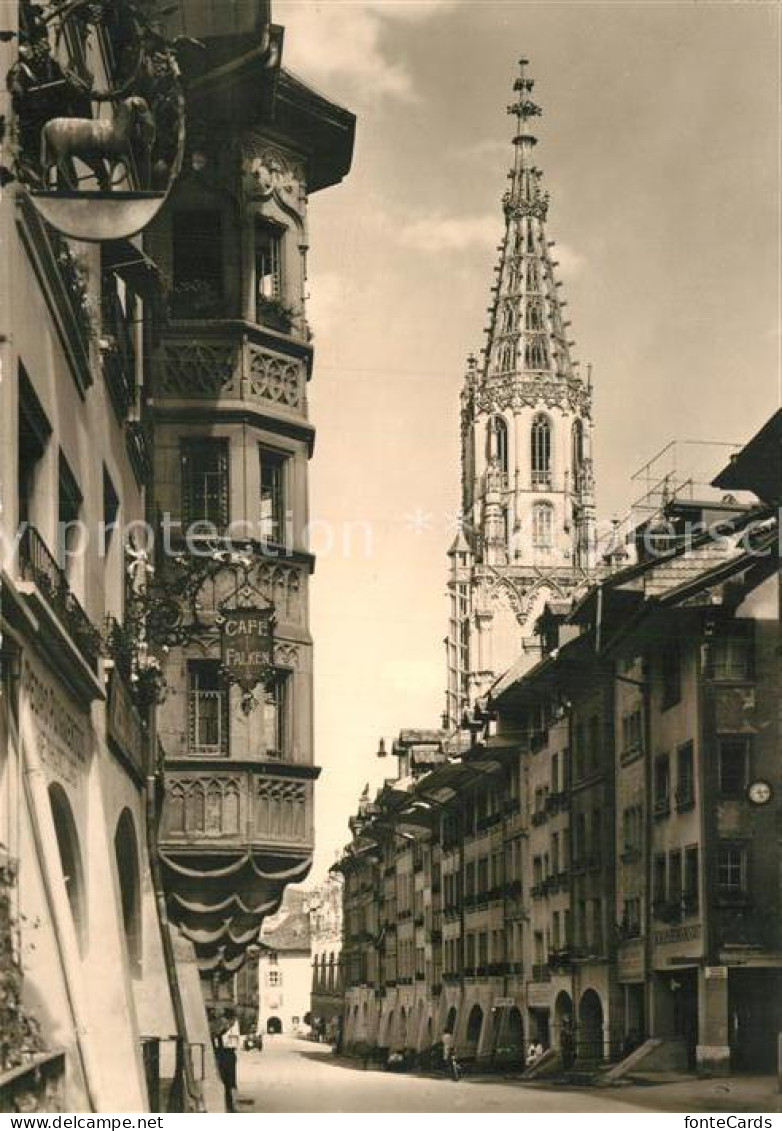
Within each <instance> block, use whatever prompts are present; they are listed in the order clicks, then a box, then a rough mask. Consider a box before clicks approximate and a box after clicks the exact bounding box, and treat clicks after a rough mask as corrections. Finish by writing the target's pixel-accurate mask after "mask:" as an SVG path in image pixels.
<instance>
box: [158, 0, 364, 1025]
mask: <svg viewBox="0 0 782 1131" xmlns="http://www.w3.org/2000/svg"><path fill="white" fill-rule="evenodd" d="M233 19H234V23H233V24H232V23H231V21H226V22H223V21H220V20H217V19H216V17H215V16H213V14H212V13H211V9H210V10H209V11H206V10H201V9H198V11H194V13H193V15H192V18H191V19H190V22H189V23H188V24H187V26H186V28H185V30H186V31H187V34H188V35H194V36H195V37H196V38H197V39H198V40H199V41H201V42H202V43H204V45H205V50H204V51H203V52H202V54H201V58H200V63H199V70H198V73H197V74H196V75H195V76H194V77H192V78H191V81H190V83H189V86H188V121H189V130H188V143H187V149H186V153H185V160H184V164H183V170H182V173H181V175H180V177H179V178H178V180H177V183H176V185H175V186H174V189H173V190H172V192H171V195H170V197H169V199H168V201H167V203H166V206H165V208H164V209H163V210H162V212H161V214H160V216H159V218H158V219H157V220H156V221H155V223H154V224H153V225H152V226H151V227H150V229H149V230H148V232H147V235H146V241H145V246H146V247H147V249H148V250H149V252H150V254H152V255H153V256H154V258H155V260H156V262H157V263H159V264H160V267H161V270H162V271H164V272H165V274H166V276H167V277H168V279H169V280H170V284H171V301H172V305H171V319H170V321H169V322H168V324H167V325H166V327H165V328H164V329H163V330H162V331H161V333H160V334H159V335H158V337H157V338H156V340H155V341H154V343H152V344H151V348H150V354H151V356H150V368H151V375H150V379H151V383H152V389H153V400H154V409H153V420H154V429H155V455H154V461H155V462H154V476H153V481H154V496H153V498H154V509H155V515H156V517H157V520H158V522H159V524H160V529H161V530H162V539H163V541H164V543H165V541H166V539H168V540H169V541H170V551H167V552H166V557H165V560H164V561H163V562H162V564H161V569H162V571H163V577H164V581H165V582H166V584H169V585H170V586H171V587H172V589H173V591H174V592H178V593H180V594H182V597H181V600H179V601H178V602H175V605H176V607H174V608H172V609H171V610H170V616H171V619H172V622H173V624H174V630H173V631H172V632H171V633H170V636H169V638H168V639H167V640H166V645H167V653H166V656H165V659H164V675H165V680H166V684H167V694H166V698H165V701H164V702H163V704H162V706H161V707H160V711H159V717H158V736H159V740H160V744H161V748H162V756H163V759H164V769H165V798H164V802H163V817H162V825H161V832H160V841H161V860H162V866H163V870H164V875H165V881H166V886H167V892H168V910H169V914H170V916H171V918H172V920H173V921H174V922H175V923H176V924H177V925H178V927H179V929H180V931H181V932H182V934H183V935H184V937H185V938H186V939H187V940H189V941H190V942H191V943H192V945H193V946H194V948H195V951H196V955H197V962H198V970H199V974H200V976H201V980H202V986H203V989H204V993H205V997H206V1001H207V1006H208V1009H209V1012H210V1016H211V1018H212V1023H213V1028H217V1027H220V1026H225V1025H226V1024H228V1023H229V1022H230V1020H231V1018H232V1015H233V1010H234V974H235V973H236V971H237V970H238V969H239V968H240V967H241V965H242V964H243V963H244V961H245V956H246V950H247V947H248V946H250V945H252V944H254V943H255V941H256V940H257V937H258V932H259V929H260V927H261V924H262V922H263V919H264V917H265V916H267V915H269V914H273V913H274V912H275V911H276V910H277V908H278V906H279V904H280V901H281V899H282V896H283V892H284V890H285V886H286V885H287V884H288V883H291V882H293V883H295V882H298V881H300V880H302V879H304V877H305V876H306V874H307V872H308V870H309V867H310V863H311V858H312V847H313V836H314V831H313V830H314V811H313V801H314V784H315V780H316V778H317V776H318V772H319V771H318V769H317V768H316V766H315V765H314V749H313V733H312V640H311V636H310V631H309V599H308V586H309V578H310V574H311V572H312V569H313V565H314V561H313V557H312V554H311V553H310V550H309V546H308V530H307V525H308V519H309V513H308V482H307V480H308V461H309V458H310V456H311V454H312V449H313V443H314V427H313V425H312V423H311V421H310V419H309V414H308V407H307V385H308V381H309V379H310V377H311V375H312V365H313V348H312V341H311V335H310V332H309V328H308V324H307V320H306V314H305V305H304V303H305V289H306V287H305V284H306V253H307V247H308V236H307V202H308V198H309V196H310V195H311V194H313V193H315V192H318V191H321V190H322V189H325V188H327V187H329V186H330V185H333V184H336V183H337V182H338V181H339V180H340V179H341V178H342V177H343V176H344V175H345V174H346V173H347V171H348V168H349V166H350V160H351V155H352V144H353V129H354V118H353V116H352V114H350V113H349V112H348V111H346V110H343V109H342V108H341V107H338V106H336V105H334V104H332V103H329V102H327V101H326V100H325V99H323V98H322V97H321V96H319V95H316V94H315V93H314V92H313V91H311V90H310V89H309V88H308V87H306V86H304V85H303V84H302V83H301V82H300V81H299V80H298V79H296V78H294V76H292V75H291V74H290V73H289V72H287V71H286V70H285V68H284V66H283V65H282V29H281V28H279V27H277V26H275V25H274V24H273V23H272V22H271V16H270V13H269V10H268V6H267V5H265V4H261V3H256V4H254V5H245V6H241V5H240V6H239V8H238V9H237V11H236V13H234V17H233ZM226 67H229V72H230V77H228V78H226V74H227V73H228V72H226V69H225V68H226ZM183 577H184V579H185V580H184V581H183V580H182V578H183ZM188 579H189V580H188ZM177 585H180V589H179V590H177V589H176V586H177ZM165 615H166V614H164V616H165ZM229 622H230V623H231V625H232V626H233V629H235V630H236V631H237V632H239V633H241V632H243V631H244V626H247V625H248V624H249V625H250V626H254V627H253V628H252V631H253V632H254V633H255V634H256V643H255V644H254V645H253V647H254V648H255V649H256V651H255V652H254V653H252V655H254V656H256V657H257V658H258V659H257V660H254V661H253V663H254V664H255V663H256V662H258V663H260V668H259V669H258V670H257V671H255V673H254V680H253V679H251V680H250V685H249V686H248V685H247V684H245V683H243V684H242V685H241V686H239V685H237V684H236V683H235V682H232V680H231V665H232V664H233V663H234V661H233V660H232V656H234V655H239V656H240V658H241V655H243V654H245V653H242V652H241V650H238V651H237V650H234V649H233V646H232V645H231V640H232V639H235V636H234V637H230V636H228V635H227V632H228V630H227V628H226V632H223V627H225V626H227V624H228V623H229ZM259 625H261V626H262V631H261V632H260V635H258V626H259ZM261 653H263V655H261ZM253 682H255V686H254V687H253V686H252V684H253Z"/></svg>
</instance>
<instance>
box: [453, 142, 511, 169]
mask: <svg viewBox="0 0 782 1131" xmlns="http://www.w3.org/2000/svg"><path fill="white" fill-rule="evenodd" d="M455 155H456V157H458V159H459V160H460V161H486V162H490V163H492V164H501V163H502V162H503V161H504V162H505V163H506V164H507V166H508V168H511V166H512V165H513V145H512V143H511V140H510V135H508V137H507V138H498V137H483V138H481V139H480V140H479V141H475V142H472V143H471V144H470V145H463V146H460V147H459V149H457V150H455Z"/></svg>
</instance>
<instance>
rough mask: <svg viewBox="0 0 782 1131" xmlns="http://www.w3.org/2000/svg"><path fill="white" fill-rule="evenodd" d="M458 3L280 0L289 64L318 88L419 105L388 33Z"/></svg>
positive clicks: (277, 13)
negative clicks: (393, 52) (393, 55)
mask: <svg viewBox="0 0 782 1131" xmlns="http://www.w3.org/2000/svg"><path fill="white" fill-rule="evenodd" d="M454 3H455V0H277V2H276V3H275V4H274V8H273V15H274V20H275V22H276V23H280V24H282V25H283V27H284V28H285V49H284V63H285V65H286V66H288V67H290V68H291V69H292V70H294V71H296V72H297V73H300V74H301V75H302V77H303V78H304V79H305V80H307V81H310V82H313V83H315V84H321V83H322V84H324V85H327V86H329V87H331V88H333V89H334V90H336V91H337V92H338V95H339V96H340V97H343V98H349V99H352V100H353V101H354V102H357V103H359V104H360V103H362V102H365V101H366V100H367V99H369V98H373V99H377V98H379V97H388V98H392V99H396V100H398V101H404V102H414V101H415V100H416V91H415V87H414V84H413V79H412V76H411V75H410V72H409V71H408V70H407V68H406V67H405V65H404V64H403V63H401V62H400V61H399V60H398V59H393V58H390V57H389V54H388V47H387V43H386V35H385V33H386V30H387V28H388V26H389V25H392V24H394V23H398V24H402V23H407V24H412V23H421V22H423V21H425V20H428V19H431V18H432V17H433V16H435V15H437V14H439V13H440V12H442V11H444V10H447V9H448V8H451V7H453V5H454Z"/></svg>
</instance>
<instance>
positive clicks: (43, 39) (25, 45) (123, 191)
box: [8, 0, 193, 242]
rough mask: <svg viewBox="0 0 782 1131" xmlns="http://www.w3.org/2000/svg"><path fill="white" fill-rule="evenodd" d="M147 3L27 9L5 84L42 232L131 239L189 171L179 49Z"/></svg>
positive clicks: (68, 2)
mask: <svg viewBox="0 0 782 1131" xmlns="http://www.w3.org/2000/svg"><path fill="white" fill-rule="evenodd" d="M155 7H156V5H155V3H154V2H152V0H136V2H133V0H53V2H51V3H48V4H47V3H35V2H33V0H20V4H19V32H18V38H19V52H18V58H17V61H16V63H15V64H14V66H13V67H12V68H11V70H10V72H9V76H8V85H9V89H10V91H11V95H12V100H13V106H14V113H15V118H16V149H17V152H16V161H15V169H14V175H15V177H16V178H17V180H18V181H19V182H20V183H21V184H23V185H24V186H25V187H26V188H27V189H28V191H29V194H30V198H31V200H32V201H33V203H34V205H35V206H36V208H37V209H38V211H39V212H40V214H41V215H42V217H43V218H44V220H46V221H47V223H49V224H51V225H52V227H54V228H56V229H57V230H58V231H60V232H62V233H64V234H65V235H67V236H71V237H73V238H75V239H79V240H88V241H95V242H97V241H101V240H109V239H112V240H113V239H121V238H126V237H129V236H132V235H135V234H136V233H138V232H140V231H141V230H142V229H143V228H145V227H146V226H147V225H148V224H149V223H150V221H151V220H152V219H153V218H154V217H155V215H156V213H157V212H158V210H159V209H160V207H161V205H162V204H163V201H164V200H165V199H166V196H167V195H168V192H169V190H170V188H171V185H172V184H173V182H174V180H175V178H176V176H177V175H178V173H179V171H180V169H181V166H182V155H183V151H184V143H185V114H184V98H183V95H182V87H181V81H180V69H179V62H178V59H177V55H176V52H177V51H179V50H180V49H181V48H182V47H183V46H187V45H188V44H192V43H193V41H183V40H176V41H174V43H173V44H171V43H169V42H168V40H167V39H166V37H165V35H164V34H163V31H162V30H161V27H160V25H159V24H158V23H157V22H156V21H155Z"/></svg>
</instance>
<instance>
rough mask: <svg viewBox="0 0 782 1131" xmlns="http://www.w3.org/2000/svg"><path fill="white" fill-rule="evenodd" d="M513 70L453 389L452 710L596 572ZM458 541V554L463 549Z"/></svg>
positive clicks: (522, 97) (587, 437) (556, 298)
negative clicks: (509, 160) (507, 148)
mask: <svg viewBox="0 0 782 1131" xmlns="http://www.w3.org/2000/svg"><path fill="white" fill-rule="evenodd" d="M527 66H528V64H527V61H526V60H525V59H522V60H521V62H520V66H519V75H518V77H517V79H516V81H515V83H514V87H513V92H514V101H513V103H512V105H510V106H509V107H508V113H509V114H510V115H512V116H513V118H514V119H515V124H516V129H515V136H514V138H513V152H514V158H513V167H512V169H511V170H510V172H509V175H508V176H509V180H510V187H509V188H508V190H507V191H506V192H505V194H504V196H503V198H502V208H503V214H504V218H505V231H504V236H503V239H502V242H501V244H500V245H499V247H498V251H499V262H498V265H497V267H496V268H495V275H496V279H495V283H494V285H493V287H492V291H491V305H490V306H489V324H488V327H487V330H486V335H487V340H486V345H485V347H484V349H483V350H482V354H481V360H480V361H479V360H478V359H476V358H475V357H474V356H473V355H471V356H470V358H468V362H467V372H466V374H465V381H464V388H463V392H462V515H463V537H462V538H460V539H459V544H458V545H456V544H455V545H454V547H453V548H452V550H451V552H450V559H451V572H450V580H449V588H450V591H451V598H452V607H451V628H450V634H449V642H448V643H449V660H448V666H449V676H448V704H447V711H448V715H449V718H450V719H451V721H456V720H457V719H458V717H459V714H460V713H461V711H462V710H463V708H464V707H465V706H466V705H467V704H469V703H470V702H471V701H472V700H473V699H474V698H475V697H476V696H478V695H480V694H482V693H483V692H484V691H485V690H487V688H488V687H489V686H490V685H491V683H492V682H493V680H494V679H496V678H498V677H499V676H500V675H502V674H503V672H504V671H505V670H507V668H508V667H510V666H511V665H512V664H514V663H517V662H518V661H519V658H520V657H522V656H523V655H524V654H525V653H527V654H528V655H529V658H530V662H532V661H533V660H534V659H535V657H536V652H537V641H536V638H535V634H534V628H535V622H536V621H537V618H538V616H539V615H540V613H541V612H542V610H543V606H544V605H545V604H546V602H547V601H555V602H560V603H562V602H565V601H567V600H569V598H570V596H571V595H572V594H573V592H574V591H575V590H576V589H577V588H578V586H579V585H581V584H583V583H584V581H585V580H586V579H587V578H588V577H589V575H590V573H591V570H592V565H593V556H594V550H593V543H594V481H593V474H592V458H591V427H592V413H591V401H592V394H591V384H590V382H588V381H587V382H585V381H584V380H583V379H582V378H581V376H580V374H579V364H578V362H577V361H575V360H574V359H573V356H572V353H571V350H572V348H573V345H574V343H573V342H572V341H570V340H568V330H569V326H570V323H569V322H568V321H567V320H566V319H565V317H564V309H565V307H566V305H567V304H566V303H565V301H564V300H563V299H562V298H561V297H560V287H561V284H560V282H559V280H558V279H557V278H556V270H557V267H558V263H557V260H556V259H555V257H554V250H553V249H554V247H555V245H554V243H553V241H551V240H549V239H548V238H547V234H546V222H547V219H548V209H549V197H548V193H547V192H546V191H545V189H544V187H543V178H542V173H541V171H540V169H539V168H538V167H537V166H536V165H535V163H534V152H535V147H536V145H537V138H536V137H535V135H534V134H533V133H532V128H531V125H532V122H533V120H534V119H535V118H537V117H539V116H540V114H541V109H540V106H539V105H538V104H537V102H536V101H535V100H534V98H533V89H534V80H533V79H532V78H530V76H529V74H528V71H527ZM465 542H466V543H467V545H466V547H465V545H464V543H465Z"/></svg>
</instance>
